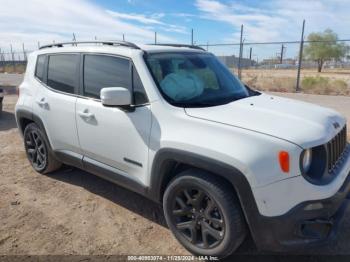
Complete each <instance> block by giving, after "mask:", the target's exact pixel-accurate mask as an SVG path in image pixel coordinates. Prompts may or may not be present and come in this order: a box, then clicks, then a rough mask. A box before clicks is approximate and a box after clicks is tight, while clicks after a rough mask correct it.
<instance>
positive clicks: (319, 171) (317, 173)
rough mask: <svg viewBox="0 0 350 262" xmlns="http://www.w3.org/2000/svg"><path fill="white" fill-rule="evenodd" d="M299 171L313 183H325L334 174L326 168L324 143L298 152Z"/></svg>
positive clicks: (330, 179)
mask: <svg viewBox="0 0 350 262" xmlns="http://www.w3.org/2000/svg"><path fill="white" fill-rule="evenodd" d="M300 172H301V174H302V175H303V177H304V178H305V179H306V180H307V181H309V182H310V183H311V184H314V185H325V184H327V183H329V182H330V181H332V179H333V178H334V176H332V175H330V174H329V173H328V170H327V148H326V147H325V146H324V145H320V146H316V147H313V148H310V149H305V150H304V151H302V152H301V154H300Z"/></svg>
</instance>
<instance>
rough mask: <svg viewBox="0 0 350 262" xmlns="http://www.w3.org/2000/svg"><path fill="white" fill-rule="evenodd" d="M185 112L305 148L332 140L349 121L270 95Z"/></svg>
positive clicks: (309, 106) (321, 110) (332, 112)
mask: <svg viewBox="0 0 350 262" xmlns="http://www.w3.org/2000/svg"><path fill="white" fill-rule="evenodd" d="M185 112H186V114H187V115H189V116H191V117H195V118H200V119H205V120H208V121H213V122H217V123H221V124H225V125H230V126H234V127H238V128H244V129H248V130H251V131H254V132H259V133H263V134H266V135H270V136H274V137H277V138H280V139H283V140H287V141H289V142H292V143H294V144H297V145H299V146H301V147H303V148H309V147H313V146H317V145H321V144H324V143H326V142H328V141H329V140H331V139H332V138H333V137H334V136H335V134H337V133H338V132H339V131H340V130H341V128H342V127H343V126H344V125H345V122H346V120H345V118H344V117H342V116H341V115H340V114H339V113H337V112H336V111H334V110H332V109H328V108H324V107H321V106H317V105H314V104H310V103H306V102H301V101H297V100H293V99H289V98H282V97H278V96H271V95H267V94H261V95H258V96H251V97H248V98H245V99H240V100H237V101H234V102H231V103H229V104H225V105H220V106H214V107H205V108H186V109H185ZM334 123H338V124H339V125H337V124H334ZM335 126H337V127H335Z"/></svg>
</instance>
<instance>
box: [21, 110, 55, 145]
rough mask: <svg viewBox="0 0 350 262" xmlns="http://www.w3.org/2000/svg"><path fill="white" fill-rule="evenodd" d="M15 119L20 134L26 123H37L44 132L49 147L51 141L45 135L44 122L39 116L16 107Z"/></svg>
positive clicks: (22, 132)
mask: <svg viewBox="0 0 350 262" xmlns="http://www.w3.org/2000/svg"><path fill="white" fill-rule="evenodd" d="M16 120H17V125H18V129H19V130H20V132H21V135H22V136H23V134H24V129H25V128H26V126H27V125H28V124H30V123H35V124H37V125H38V126H39V128H40V129H41V130H42V131H43V132H44V135H45V136H46V139H47V141H48V142H49V146H50V147H51V142H50V140H49V138H48V136H47V132H46V129H45V126H44V123H43V121H42V120H41V118H40V117H39V116H37V115H36V114H34V113H33V112H30V111H28V110H25V109H17V110H16Z"/></svg>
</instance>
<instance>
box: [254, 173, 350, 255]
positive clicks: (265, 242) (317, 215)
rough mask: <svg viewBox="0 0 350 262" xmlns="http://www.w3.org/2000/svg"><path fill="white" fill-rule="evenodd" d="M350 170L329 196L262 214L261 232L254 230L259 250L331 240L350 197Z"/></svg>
mask: <svg viewBox="0 0 350 262" xmlns="http://www.w3.org/2000/svg"><path fill="white" fill-rule="evenodd" d="M349 192H350V174H349V175H348V176H347V179H346V180H345V182H344V184H343V185H342V187H341V188H340V189H339V191H338V192H337V193H336V194H335V195H333V196H332V197H330V198H327V199H322V200H315V201H307V202H303V203H301V204H299V205H298V206H296V207H294V208H293V209H292V210H290V211H289V212H288V213H287V214H284V215H282V216H278V217H265V216H261V217H260V218H259V220H260V221H259V225H258V226H257V227H255V230H257V231H258V232H252V233H253V235H254V236H255V237H254V238H255V242H256V244H257V246H258V248H259V249H260V250H269V251H290V250H294V249H296V248H298V247H299V248H300V247H304V246H307V245H314V244H322V243H324V242H327V241H329V240H331V239H332V238H333V237H334V236H335V235H336V232H337V228H338V225H339V223H340V221H341V219H342V217H343V215H344V213H345V210H346V208H347V205H348V202H349V201H348V199H350V193H349Z"/></svg>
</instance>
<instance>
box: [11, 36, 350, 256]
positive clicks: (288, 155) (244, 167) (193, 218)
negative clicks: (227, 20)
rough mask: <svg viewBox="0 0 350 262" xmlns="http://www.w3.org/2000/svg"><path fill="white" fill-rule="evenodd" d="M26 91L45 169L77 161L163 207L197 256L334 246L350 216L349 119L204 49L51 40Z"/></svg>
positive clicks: (27, 136) (23, 113)
mask: <svg viewBox="0 0 350 262" xmlns="http://www.w3.org/2000/svg"><path fill="white" fill-rule="evenodd" d="M19 89H20V96H19V100H18V102H17V105H16V119H17V123H18V127H19V129H20V131H21V133H22V134H23V138H24V146H25V149H26V153H27V156H28V159H29V161H30V163H31V164H32V166H33V168H34V169H35V170H36V171H37V172H40V173H49V172H52V171H55V170H57V169H58V168H59V167H60V166H61V164H62V163H64V164H68V165H72V166H75V167H78V168H81V169H83V170H86V171H88V172H91V173H93V174H96V175H98V176H101V177H103V178H105V179H108V180H110V181H112V182H114V183H117V184H119V185H122V186H125V187H127V188H128V189H130V190H133V191H136V192H138V193H140V194H142V195H144V196H146V197H148V198H150V199H152V200H154V201H157V202H159V203H162V204H163V207H164V213H165V218H166V221H167V223H168V226H169V228H170V229H171V231H172V232H173V233H174V235H175V237H176V238H177V239H178V241H179V242H181V244H182V245H183V246H184V247H185V248H187V249H188V250H189V251H190V252H192V253H194V254H200V255H218V256H226V255H229V254H231V253H232V252H233V251H235V250H236V249H237V247H239V246H240V244H241V243H242V241H243V240H244V239H245V237H246V235H247V234H251V236H252V238H253V240H254V242H255V243H256V245H257V247H258V248H259V249H263V250H275V251H283V250H289V249H290V248H293V247H298V246H300V245H305V244H311V243H318V242H324V241H326V240H329V239H330V237H331V236H332V235H334V233H335V231H336V227H337V224H338V222H339V221H340V218H341V217H342V214H343V213H344V209H345V207H346V199H347V198H348V192H349V187H350V182H349V179H350V178H349V172H350V146H349V145H348V144H347V141H346V120H345V119H344V117H342V116H341V115H339V114H338V113H337V112H335V111H333V110H330V109H326V108H322V107H319V106H315V105H311V104H308V103H303V102H298V101H294V100H291V99H286V98H281V97H276V96H271V95H268V94H264V93H259V92H257V91H253V90H251V89H250V88H248V87H246V86H244V85H243V84H242V83H241V82H240V81H239V80H238V79H237V78H236V77H235V76H234V75H232V74H231V73H230V71H229V70H228V69H227V68H226V67H225V66H224V65H222V64H221V63H220V62H219V61H218V60H217V59H216V58H215V56H214V55H212V54H210V53H208V52H205V51H204V50H202V49H201V48H199V47H195V46H185V45H157V46H155V45H142V46H141V45H140V46H136V45H135V44H132V43H128V42H93V43H91V42H79V43H76V42H74V43H61V44H53V45H48V46H44V47H42V48H41V49H40V50H39V51H36V52H34V53H32V54H31V55H30V57H29V60H28V67H27V71H26V74H25V78H24V81H23V83H22V84H21V86H20V88H19Z"/></svg>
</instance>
